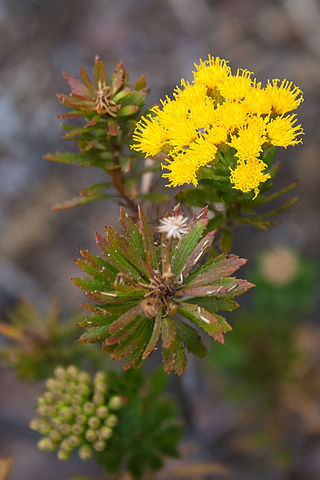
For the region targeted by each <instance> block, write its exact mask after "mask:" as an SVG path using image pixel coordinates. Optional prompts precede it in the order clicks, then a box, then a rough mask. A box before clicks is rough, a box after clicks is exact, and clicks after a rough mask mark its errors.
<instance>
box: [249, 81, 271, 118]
mask: <svg viewBox="0 0 320 480" xmlns="http://www.w3.org/2000/svg"><path fill="white" fill-rule="evenodd" d="M243 103H244V108H245V109H246V110H247V111H248V112H249V113H252V114H256V115H270V113H271V109H272V101H271V98H270V95H269V94H268V92H266V90H265V89H264V88H262V86H261V82H259V83H257V82H256V81H255V80H254V82H253V85H252V87H251V88H250V90H248V92H247V94H246V96H245V99H244V101H243Z"/></svg>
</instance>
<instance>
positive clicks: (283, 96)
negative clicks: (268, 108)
mask: <svg viewBox="0 0 320 480" xmlns="http://www.w3.org/2000/svg"><path fill="white" fill-rule="evenodd" d="M279 82H280V80H278V79H275V80H272V82H270V81H268V85H267V86H266V93H267V95H269V97H270V100H271V104H272V108H273V111H274V112H275V113H276V114H277V115H282V114H283V113H287V112H291V111H292V110H295V109H296V108H298V106H299V105H300V103H301V102H303V96H302V91H301V90H300V88H299V87H296V86H295V85H293V83H292V82H289V81H288V80H282V82H281V83H280V85H278V83H279Z"/></svg>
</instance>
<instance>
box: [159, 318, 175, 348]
mask: <svg viewBox="0 0 320 480" xmlns="http://www.w3.org/2000/svg"><path fill="white" fill-rule="evenodd" d="M161 335H162V344H163V348H170V347H171V345H172V344H173V342H174V341H175V338H176V327H175V324H174V321H173V320H172V319H171V318H170V317H164V318H163V319H162V321H161Z"/></svg>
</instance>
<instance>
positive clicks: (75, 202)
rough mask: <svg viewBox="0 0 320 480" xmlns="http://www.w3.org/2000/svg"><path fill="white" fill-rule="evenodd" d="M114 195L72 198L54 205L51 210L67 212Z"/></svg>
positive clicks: (101, 194)
mask: <svg viewBox="0 0 320 480" xmlns="http://www.w3.org/2000/svg"><path fill="white" fill-rule="evenodd" d="M114 197H115V195H105V194H103V193H100V194H95V195H94V194H92V195H90V196H86V197H82V196H81V197H73V198H69V199H68V200H65V201H64V202H60V203H56V204H55V205H54V206H53V207H52V209H53V210H68V209H69V208H74V207H79V205H86V204H87V203H91V202H95V201H96V200H101V199H102V198H114Z"/></svg>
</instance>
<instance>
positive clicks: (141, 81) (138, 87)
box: [134, 75, 147, 90]
mask: <svg viewBox="0 0 320 480" xmlns="http://www.w3.org/2000/svg"><path fill="white" fill-rule="evenodd" d="M146 85H147V80H146V77H145V75H141V77H140V78H139V79H138V80H137V81H136V83H135V85H134V88H135V90H142V89H143V88H145V86H146Z"/></svg>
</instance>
